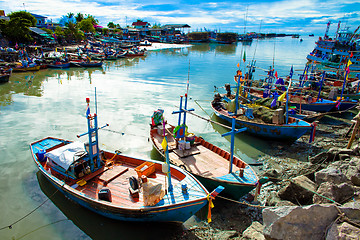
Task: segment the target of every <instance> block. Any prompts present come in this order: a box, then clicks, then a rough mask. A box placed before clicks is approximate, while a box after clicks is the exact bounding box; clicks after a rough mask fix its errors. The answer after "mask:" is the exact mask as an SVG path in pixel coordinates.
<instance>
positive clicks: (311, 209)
mask: <svg viewBox="0 0 360 240" xmlns="http://www.w3.org/2000/svg"><path fill="white" fill-rule="evenodd" d="M262 214H263V222H264V235H265V237H266V238H270V239H284V240H287V239H289V240H290V239H291V240H303V239H323V237H324V236H325V231H326V229H327V227H328V226H329V225H330V224H331V223H332V221H334V220H335V219H336V217H337V215H338V211H337V210H336V208H335V206H332V205H327V206H321V205H310V206H306V207H277V208H266V209H264V210H263V212H262Z"/></svg>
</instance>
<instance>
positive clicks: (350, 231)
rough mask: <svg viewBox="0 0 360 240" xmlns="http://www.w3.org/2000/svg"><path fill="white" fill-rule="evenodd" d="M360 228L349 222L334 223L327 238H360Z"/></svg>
mask: <svg viewBox="0 0 360 240" xmlns="http://www.w3.org/2000/svg"><path fill="white" fill-rule="evenodd" d="M359 236H360V229H359V228H357V227H355V226H353V225H351V224H349V223H347V222H344V223H340V224H336V223H334V224H332V225H331V228H330V229H329V231H328V232H327V234H326V240H338V239H349V240H350V239H354V240H355V239H359Z"/></svg>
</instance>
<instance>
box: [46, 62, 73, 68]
mask: <svg viewBox="0 0 360 240" xmlns="http://www.w3.org/2000/svg"><path fill="white" fill-rule="evenodd" d="M69 67H70V63H64V64H48V68H60V69H62V68H69Z"/></svg>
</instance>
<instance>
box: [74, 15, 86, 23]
mask: <svg viewBox="0 0 360 240" xmlns="http://www.w3.org/2000/svg"><path fill="white" fill-rule="evenodd" d="M75 19H76V23H80V22H81V21H82V20H84V15H83V14H82V13H78V14H76V16H75Z"/></svg>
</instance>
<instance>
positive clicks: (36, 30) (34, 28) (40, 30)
mask: <svg viewBox="0 0 360 240" xmlns="http://www.w3.org/2000/svg"><path fill="white" fill-rule="evenodd" d="M29 29H30V31H32V32H34V33H36V34H39V35H42V34H46V35H47V32H45V31H44V30H42V29H40V28H37V27H29Z"/></svg>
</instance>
